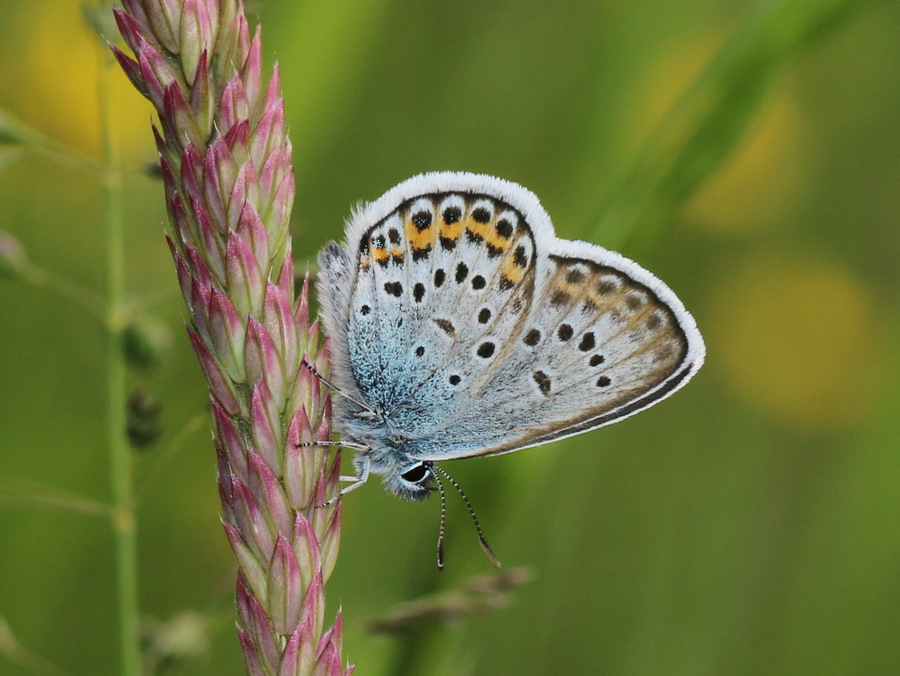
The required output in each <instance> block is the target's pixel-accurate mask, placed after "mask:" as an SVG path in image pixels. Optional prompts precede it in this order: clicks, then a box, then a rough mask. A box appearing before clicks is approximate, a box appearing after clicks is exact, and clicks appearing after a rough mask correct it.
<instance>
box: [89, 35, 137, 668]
mask: <svg viewBox="0 0 900 676" xmlns="http://www.w3.org/2000/svg"><path fill="white" fill-rule="evenodd" d="M115 67H116V63H115V60H114V59H113V57H112V55H111V54H110V52H109V50H103V53H102V56H101V63H100V77H99V91H98V94H99V100H100V128H101V134H102V142H103V192H104V202H105V216H106V243H107V270H106V273H107V274H106V281H107V289H106V293H107V306H106V307H107V319H106V333H107V338H108V345H107V362H106V369H107V401H106V406H107V411H106V414H107V422H108V425H109V427H108V429H107V434H108V443H109V452H110V470H111V473H112V490H113V518H112V527H113V534H114V537H115V543H116V544H115V547H116V572H117V577H118V580H117V590H118V603H119V623H120V627H119V634H120V636H119V638H120V651H121V670H120V673H121V674H122V675H123V676H140V671H141V653H140V642H139V634H138V575H137V524H136V520H135V513H134V495H133V478H132V458H131V449H130V448H129V446H128V441H127V439H126V437H125V429H126V410H125V406H126V399H127V395H126V390H125V387H126V385H125V352H124V347H123V341H122V330H123V328H124V315H125V307H124V306H125V299H124V295H125V253H124V233H123V228H122V224H123V218H122V203H123V199H122V173H121V168H120V166H119V154H118V148H117V146H116V142H115V139H114V138H113V134H112V130H111V121H112V101H111V98H112V95H111V82H112V73H113V68H115Z"/></svg>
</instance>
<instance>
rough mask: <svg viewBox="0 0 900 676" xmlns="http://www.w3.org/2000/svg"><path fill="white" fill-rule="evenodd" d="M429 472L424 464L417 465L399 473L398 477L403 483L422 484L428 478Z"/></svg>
mask: <svg viewBox="0 0 900 676" xmlns="http://www.w3.org/2000/svg"><path fill="white" fill-rule="evenodd" d="M430 474H431V472H430V471H429V470H428V468H427V467H426V466H425V463H421V462H420V463H417V464H415V465H413V466H412V467H410V468H409V469H408V470H406V471H405V472H401V473H400V476H401V478H403V480H404V481H408V482H409V483H411V484H418V483H422V482H423V481H424V480H425V479H426V478H427V477H428V476H430Z"/></svg>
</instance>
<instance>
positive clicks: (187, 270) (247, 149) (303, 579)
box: [112, 0, 353, 676]
mask: <svg viewBox="0 0 900 676" xmlns="http://www.w3.org/2000/svg"><path fill="white" fill-rule="evenodd" d="M122 4H123V6H124V9H121V10H115V16H116V22H117V23H118V26H119V30H120V32H121V34H122V37H123V39H124V40H125V43H126V44H127V45H128V47H129V48H130V49H131V51H132V52H133V53H134V56H135V58H131V57H129V56H127V55H126V54H125V53H123V52H122V51H121V50H119V49H117V48H116V47H112V50H113V52H114V54H115V56H116V59H117V60H118V61H119V63H120V64H121V66H122V69H123V70H124V71H125V73H126V74H127V75H128V77H129V79H130V80H131V82H132V83H133V84H134V86H135V87H136V88H137V89H138V91H139V92H140V93H141V94H143V95H144V96H145V97H146V98H148V99H149V100H150V101H151V102H152V103H153V105H154V106H155V107H156V110H157V112H158V113H159V124H158V126H157V125H154V128H153V133H154V135H155V138H156V145H157V148H158V150H159V157H160V168H161V171H162V175H163V181H164V184H165V195H166V206H167V208H168V213H169V228H168V233H167V239H168V242H169V247H170V249H171V251H172V257H173V258H174V260H175V269H176V271H177V274H178V281H179V284H180V287H181V292H182V295H183V296H184V301H185V303H186V304H187V307H188V311H189V313H190V321H189V325H188V327H187V330H188V335H189V337H190V341H191V345H192V346H193V348H194V352H195V353H196V355H197V359H198V361H199V362H200V366H201V367H202V369H203V372H204V374H205V375H206V377H207V380H208V381H209V392H210V399H211V406H212V422H213V433H214V437H215V441H214V445H215V451H216V457H217V459H218V467H219V493H220V496H221V499H222V522H223V525H224V527H225V533H226V535H227V537H228V541H229V542H230V543H231V547H232V550H233V551H234V554H235V557H236V558H237V561H238V565H239V569H240V570H239V573H238V579H237V592H236V600H237V611H238V612H237V633H238V638H239V640H240V644H241V648H242V649H243V653H244V661H245V664H246V668H247V672H248V673H250V674H297V675H301V674H304V675H305V674H327V675H329V676H332V675H333V676H339V675H341V674H346V675H349V674H350V673H352V671H353V668H352V667H346V668H344V667H343V666H342V664H343V659H342V657H341V633H342V619H341V615H340V613H339V614H338V616H337V619H336V620H335V622H334V625H333V626H332V627H331V628H327V629H326V628H325V626H324V625H325V619H324V611H325V583H326V581H327V580H328V577H329V575H330V573H331V571H332V570H333V568H334V564H335V560H336V557H337V552H338V547H339V539H340V514H341V503H340V500H339V499H336V500H334V501H333V502H330V501H331V500H332V498H335V497H336V496H337V494H338V492H339V485H338V483H339V463H340V458H339V457H334V458H332V459H331V460H330V461H329V457H328V456H327V454H326V453H325V452H324V451H323V450H322V449H321V448H315V447H298V444H300V443H302V442H309V441H324V440H328V439H329V438H330V436H331V401H330V396H329V394H328V392H327V391H326V390H323V388H321V387H320V384H319V381H318V379H317V378H315V377H313V376H312V374H311V372H310V371H309V369H308V368H307V367H306V366H305V365H304V355H305V356H306V357H307V358H308V359H309V360H310V362H312V363H313V364H315V365H316V368H317V369H318V370H319V371H320V372H322V373H326V374H327V372H328V367H327V363H328V345H327V341H322V342H321V343H320V341H319V331H318V322H312V323H311V322H310V319H309V284H308V283H304V285H303V288H302V289H301V291H300V294H299V297H297V298H296V299H295V297H294V293H295V291H294V269H293V263H292V260H291V237H290V232H289V230H288V223H289V219H290V212H291V206H292V203H293V198H294V174H293V168H292V166H291V143H290V140H289V139H288V137H287V133H286V130H285V126H284V102H283V99H282V96H281V87H280V82H279V76H278V67H277V66H276V67H275V69H274V72H273V74H272V77H271V78H270V79H269V81H268V83H267V82H266V81H265V80H264V78H263V75H262V72H261V58H260V54H261V42H260V33H259V31H257V32H256V34H255V35H254V37H253V39H252V40H251V39H250V37H249V31H248V28H247V20H246V18H245V16H244V8H243V5H242V3H241V1H240V0H123V2H122ZM324 502H328V506H327V507H323V508H318V505H321V504H322V503H324Z"/></svg>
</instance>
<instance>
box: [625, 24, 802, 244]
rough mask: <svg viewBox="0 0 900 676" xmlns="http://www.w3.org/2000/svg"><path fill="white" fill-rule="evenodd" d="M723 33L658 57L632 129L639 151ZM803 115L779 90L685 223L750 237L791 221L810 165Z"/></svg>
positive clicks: (700, 38)
mask: <svg viewBox="0 0 900 676" xmlns="http://www.w3.org/2000/svg"><path fill="white" fill-rule="evenodd" d="M720 42H721V36H720V35H718V34H701V35H692V36H690V37H689V38H686V39H683V40H681V41H679V42H677V43H675V44H673V45H670V46H668V47H666V48H665V49H662V50H660V52H659V53H660V57H659V59H658V60H657V61H656V63H655V64H653V65H652V66H651V68H650V71H649V73H648V75H647V77H646V78H645V81H644V84H643V86H642V87H641V89H640V91H639V92H638V94H637V96H636V103H635V106H634V110H633V114H632V116H631V118H630V120H629V123H630V127H629V129H627V130H626V131H627V135H626V136H627V138H629V139H630V140H629V144H633V145H634V146H635V148H639V147H640V146H641V145H643V144H644V143H647V142H651V143H652V132H653V129H654V128H656V126H657V125H659V124H660V122H661V121H662V120H663V119H664V118H665V115H666V114H667V113H668V111H669V110H670V109H671V108H672V107H673V106H675V105H676V104H677V102H678V100H679V99H680V98H681V96H682V95H683V94H684V92H685V91H686V90H687V89H688V88H689V87H690V86H691V83H692V82H694V80H696V79H697V77H699V76H700V74H701V73H702V71H703V69H704V68H705V67H706V65H707V64H708V63H709V60H710V59H712V57H713V56H714V55H715V52H716V50H717V49H718V48H719V47H720ZM804 128H805V126H804V123H803V114H802V110H801V109H800V107H799V106H798V105H797V102H796V100H795V99H794V97H793V96H792V93H791V90H790V88H789V87H781V88H780V89H779V90H777V91H776V92H775V94H774V96H773V99H772V100H771V101H769V102H768V104H767V106H766V108H765V109H764V110H762V111H761V114H760V119H759V121H758V122H757V123H756V124H755V126H753V127H751V128H750V129H749V131H748V135H747V137H746V138H745V139H744V140H743V142H742V143H741V144H740V145H739V147H738V148H737V151H736V152H735V153H734V155H733V156H732V157H731V158H729V160H728V161H727V162H726V164H725V165H724V166H723V167H722V168H721V170H720V172H719V173H718V174H717V175H716V176H715V178H714V179H713V180H712V181H711V182H710V183H709V184H707V185H705V186H703V187H702V188H701V189H700V190H699V192H698V193H697V194H696V195H695V196H694V197H693V199H691V200H690V201H689V202H688V203H687V205H686V206H685V209H684V210H683V212H682V217H683V219H684V220H685V221H687V222H688V223H691V224H693V225H696V226H698V227H701V228H704V229H707V230H711V231H719V232H747V231H751V230H757V229H760V228H765V227H766V226H768V225H772V224H776V223H778V222H779V221H784V220H785V219H788V218H790V214H792V213H793V211H794V209H795V208H796V207H797V205H798V204H799V203H800V200H801V199H802V192H803V186H804V184H805V179H806V168H807V167H808V159H807V158H806V156H805V153H804V148H805V146H804V138H803V133H802V131H803V129H804Z"/></svg>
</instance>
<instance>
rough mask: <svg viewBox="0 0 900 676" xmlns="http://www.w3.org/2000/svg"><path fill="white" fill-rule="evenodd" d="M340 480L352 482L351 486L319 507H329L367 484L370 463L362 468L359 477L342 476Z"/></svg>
mask: <svg viewBox="0 0 900 676" xmlns="http://www.w3.org/2000/svg"><path fill="white" fill-rule="evenodd" d="M365 448H366V449H367V450H368V447H365ZM340 480H341V481H347V482H352V483H351V484H350V485H349V486H347V487H346V488H342V489H341V492H340V493H338V494H337V495H335V496H334V497H333V498H331V500H328V501H326V502H323V503H322V504H321V505H318V506H319V507H328V506H329V505H331V504H332V503H334V502H335V501H336V500H337V499H338V498H340V497H342V496H344V495H346V494H347V493H349V492H350V491H355V490H356V489H357V488H359V487H360V486H362V485H363V484H364V483H366V482H367V481H368V480H369V463H365V464H364V465H363V466H362V472H360V475H359V476H342V477H340Z"/></svg>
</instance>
